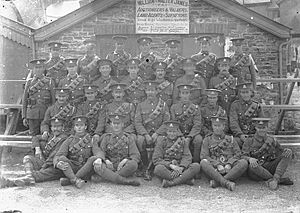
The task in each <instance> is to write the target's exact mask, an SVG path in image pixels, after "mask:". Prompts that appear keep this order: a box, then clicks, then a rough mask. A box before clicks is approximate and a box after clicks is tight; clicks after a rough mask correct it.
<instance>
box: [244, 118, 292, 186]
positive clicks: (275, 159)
mask: <svg viewBox="0 0 300 213" xmlns="http://www.w3.org/2000/svg"><path fill="white" fill-rule="evenodd" d="M252 121H253V122H254V123H255V126H256V127H257V128H260V129H261V128H263V129H264V128H268V127H267V126H268V122H269V121H270V119H268V118H253V119H252ZM242 153H243V158H244V159H245V160H247V161H249V164H250V165H249V168H248V175H249V177H250V178H251V179H254V180H256V181H259V180H268V182H267V183H268V185H269V187H270V188H271V189H277V185H278V183H280V179H281V180H282V176H283V174H284V173H285V171H286V170H287V167H288V165H289V163H290V161H291V159H292V151H291V150H290V149H287V148H286V149H283V148H282V147H281V145H280V144H279V143H278V141H276V140H275V139H274V138H273V137H272V136H270V135H268V134H266V133H265V134H263V135H260V134H258V133H257V132H256V133H255V134H254V136H253V137H251V138H248V139H247V140H246V141H245V143H244V144H243V149H242ZM251 158H254V159H257V163H258V165H257V166H252V165H251V162H250V160H251ZM291 184H292V182H291Z"/></svg>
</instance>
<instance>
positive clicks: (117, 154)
mask: <svg viewBox="0 0 300 213" xmlns="http://www.w3.org/2000/svg"><path fill="white" fill-rule="evenodd" d="M110 119H111V120H112V122H113V123H116V122H123V119H124V116H122V115H116V114H115V115H110ZM93 153H94V155H95V157H97V158H98V159H101V160H102V161H104V162H106V164H105V163H102V164H101V167H100V168H99V167H98V168H96V167H95V166H94V170H95V172H96V173H97V174H98V175H100V176H101V177H102V178H104V179H106V180H109V181H112V182H114V183H118V184H126V185H135V186H137V185H140V183H139V182H137V181H130V180H128V179H127V177H129V176H132V175H133V174H134V172H135V171H136V170H137V168H138V163H139V161H140V153H139V151H138V149H137V147H136V144H135V137H133V136H132V135H131V134H127V133H124V132H123V131H121V132H118V133H117V132H115V131H114V130H113V132H112V133H105V134H104V135H102V136H101V138H100V142H97V143H94V144H93ZM107 160H109V161H110V165H111V166H109V164H108V163H107ZM124 160H125V161H126V162H125V163H124V164H122V162H124ZM95 163H96V162H95ZM95 163H94V165H95ZM121 164H122V165H121Z"/></svg>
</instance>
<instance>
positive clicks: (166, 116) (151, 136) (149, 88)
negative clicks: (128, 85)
mask: <svg viewBox="0 0 300 213" xmlns="http://www.w3.org/2000/svg"><path fill="white" fill-rule="evenodd" d="M144 83H145V84H144V86H145V92H146V95H147V99H146V100H145V101H143V102H142V103H140V104H138V106H137V109H136V114H135V119H134V124H135V129H136V132H137V135H138V136H137V147H138V149H139V151H140V153H141V159H142V162H141V167H142V168H141V171H143V170H144V169H145V167H146V168H147V167H148V169H147V170H146V172H145V173H144V178H145V180H151V174H150V170H149V169H150V167H151V165H152V163H149V160H151V159H152V153H153V149H154V145H155V142H156V139H157V137H158V136H159V135H163V134H164V133H165V132H164V127H163V123H164V122H165V121H168V120H170V113H169V108H168V105H167V104H166V102H164V101H163V100H162V99H161V98H158V97H157V89H156V87H157V85H158V83H157V82H155V81H145V82H144ZM148 154H149V156H148ZM138 175H140V174H138Z"/></svg>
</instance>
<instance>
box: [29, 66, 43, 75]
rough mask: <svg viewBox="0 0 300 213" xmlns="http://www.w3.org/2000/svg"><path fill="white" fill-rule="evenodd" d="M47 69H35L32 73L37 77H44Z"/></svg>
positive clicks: (41, 67) (39, 67)
mask: <svg viewBox="0 0 300 213" xmlns="http://www.w3.org/2000/svg"><path fill="white" fill-rule="evenodd" d="M44 71H45V68H44V67H43V66H38V67H33V69H32V72H33V74H34V75H36V76H42V75H43V74H44Z"/></svg>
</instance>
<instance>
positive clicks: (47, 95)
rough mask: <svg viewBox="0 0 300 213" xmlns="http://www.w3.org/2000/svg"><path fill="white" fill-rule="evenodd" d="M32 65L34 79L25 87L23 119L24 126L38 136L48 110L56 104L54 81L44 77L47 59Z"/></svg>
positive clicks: (28, 81)
mask: <svg viewBox="0 0 300 213" xmlns="http://www.w3.org/2000/svg"><path fill="white" fill-rule="evenodd" d="M30 63H31V64H32V65H33V70H32V73H33V77H32V78H30V79H28V80H27V82H26V85H25V90H24V94H23V99H22V118H23V124H24V126H28V127H29V133H30V135H38V134H39V133H40V126H41V122H42V121H43V119H44V115H45V112H46V110H47V108H48V107H49V106H50V105H51V104H53V103H54V102H55V95H54V91H53V88H54V81H53V80H52V79H51V78H49V77H45V75H44V72H45V67H44V63H45V59H35V60H32V61H30Z"/></svg>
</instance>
